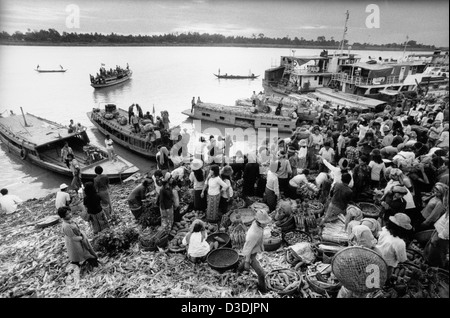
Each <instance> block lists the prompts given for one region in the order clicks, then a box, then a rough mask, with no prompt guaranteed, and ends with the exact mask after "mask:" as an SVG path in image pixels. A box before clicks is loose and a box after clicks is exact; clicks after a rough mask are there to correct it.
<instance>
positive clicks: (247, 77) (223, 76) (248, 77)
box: [213, 73, 259, 79]
mask: <svg viewBox="0 0 450 318" xmlns="http://www.w3.org/2000/svg"><path fill="white" fill-rule="evenodd" d="M213 74H214V73H213ZM214 76H216V77H217V78H224V79H255V78H258V77H259V75H254V74H252V75H227V74H225V75H218V74H214Z"/></svg>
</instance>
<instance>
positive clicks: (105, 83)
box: [91, 69, 133, 88]
mask: <svg viewBox="0 0 450 318" xmlns="http://www.w3.org/2000/svg"><path fill="white" fill-rule="evenodd" d="M132 74H133V72H132V71H131V70H127V69H125V70H123V72H122V73H120V74H117V75H115V76H108V77H102V78H100V79H97V80H93V78H92V77H91V86H92V87H94V88H103V87H109V86H113V85H117V84H121V83H124V82H126V81H128V80H129V79H131V75H132Z"/></svg>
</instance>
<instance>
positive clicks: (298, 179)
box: [289, 174, 308, 188]
mask: <svg viewBox="0 0 450 318" xmlns="http://www.w3.org/2000/svg"><path fill="white" fill-rule="evenodd" d="M302 183H308V179H307V178H306V176H305V175H304V174H298V175H296V176H295V177H293V178H292V179H291V180H289V185H290V186H292V187H296V188H297V187H298V186H300V185H301V184H302Z"/></svg>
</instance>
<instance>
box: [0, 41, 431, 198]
mask: <svg viewBox="0 0 450 318" xmlns="http://www.w3.org/2000/svg"><path fill="white" fill-rule="evenodd" d="M320 52H321V49H296V50H295V55H297V56H301V55H318V54H319V53H320ZM353 53H356V54H359V55H361V57H362V59H363V60H365V59H367V58H368V57H369V56H372V57H379V56H382V57H383V58H391V57H392V58H399V57H401V56H402V54H403V52H401V51H387V52H381V51H380V52H378V51H353ZM422 53H424V52H422ZM281 55H292V52H291V50H290V49H286V48H239V47H123V46H118V47H114V46H113V47H84V46H79V47H61V46H58V47H51V46H0V70H1V72H0V113H2V112H5V113H8V112H9V111H11V110H12V111H13V112H15V113H18V114H20V111H21V110H20V107H22V109H23V110H24V112H28V113H31V114H34V115H37V116H40V117H43V118H47V119H49V120H52V121H55V122H59V123H62V124H65V125H68V124H69V120H70V119H73V120H74V121H75V123H77V122H80V123H81V124H82V125H84V126H86V127H88V135H89V137H90V139H91V141H92V143H94V144H101V145H103V140H104V137H103V136H102V135H101V134H100V133H99V132H98V131H97V129H95V128H94V127H93V125H92V124H91V122H90V121H89V119H88V118H87V116H86V113H87V112H88V111H90V110H92V108H95V107H99V106H101V105H102V103H114V104H116V105H117V106H118V107H120V108H123V109H128V106H129V105H131V104H132V103H138V104H139V105H140V106H141V107H142V108H143V110H144V112H146V111H150V112H152V107H153V106H154V107H155V110H156V113H157V114H159V113H160V112H161V111H162V110H167V111H169V114H170V121H171V125H178V124H180V125H181V126H182V128H187V129H188V130H189V131H194V130H199V127H198V126H197V127H194V125H193V123H192V121H191V120H189V119H187V117H186V116H185V115H183V114H181V111H183V110H186V109H189V108H190V106H191V99H192V97H193V96H195V98H196V99H197V97H199V96H200V98H201V99H202V101H204V102H211V103H220V104H226V105H234V103H235V101H236V99H239V98H248V97H250V96H251V94H252V92H253V91H256V92H257V93H258V92H259V91H263V87H262V78H263V77H264V70H265V69H268V68H270V67H273V66H276V65H278V64H279V61H280V56H281ZM101 63H104V64H105V66H106V68H110V67H112V68H114V67H115V66H116V65H119V66H122V67H125V66H126V64H127V63H128V64H129V66H130V68H131V69H132V71H133V76H132V79H131V80H130V81H128V82H126V83H124V84H122V85H119V86H113V87H110V88H104V89H100V90H95V89H94V88H92V87H91V86H90V81H89V74H92V75H94V76H95V74H96V73H97V72H98V70H99V68H100V66H101ZM37 65H39V67H40V68H41V69H47V68H48V69H53V68H59V67H60V65H62V66H63V67H64V68H66V69H67V72H65V73H37V72H36V71H34V69H35V68H36V66H37ZM219 68H220V72H221V74H224V73H228V74H237V75H248V74H249V72H251V73H254V74H255V75H259V78H258V79H256V80H248V79H244V80H223V79H222V80H219V79H217V78H216V77H215V76H214V75H213V73H216V74H217V72H218V70H219ZM202 124H203V123H202ZM205 128H210V129H211V128H217V129H219V130H220V131H221V133H222V134H223V133H224V129H225V127H224V126H223V125H220V124H204V125H202V128H200V130H201V131H202V132H203V131H204V130H205ZM191 140H193V139H192V138H191ZM240 146H242V145H240V144H237V145H236V147H238V148H239V147H240ZM116 151H117V153H118V154H119V155H120V156H123V157H124V158H125V159H127V160H129V161H130V162H132V163H134V164H135V165H136V166H137V167H138V168H139V169H141V170H142V171H146V170H149V169H150V168H151V167H153V165H154V163H153V162H151V161H150V160H148V159H145V158H144V157H141V156H139V155H136V154H134V153H131V152H129V151H127V150H125V149H124V148H121V147H120V146H116ZM0 167H1V174H0V188H4V187H6V188H8V189H9V191H10V193H13V194H17V195H18V196H19V197H21V198H23V199H25V200H26V199H30V198H35V197H36V198H37V197H41V196H44V195H46V194H48V193H52V192H55V191H56V189H57V188H58V187H59V185H60V184H61V183H62V182H66V183H68V182H70V178H67V177H64V176H60V175H57V174H55V173H52V172H48V171H46V170H43V169H41V168H38V167H36V166H34V165H32V164H30V163H29V162H24V161H22V160H21V159H20V158H17V157H15V156H14V155H12V154H8V153H7V149H6V147H5V146H4V145H2V146H1V147H0Z"/></svg>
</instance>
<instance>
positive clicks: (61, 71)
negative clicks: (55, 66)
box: [34, 69, 67, 73]
mask: <svg viewBox="0 0 450 318" xmlns="http://www.w3.org/2000/svg"><path fill="white" fill-rule="evenodd" d="M34 70H35V71H36V72H38V73H64V72H65V71H67V69H60V70H40V69H34Z"/></svg>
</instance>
